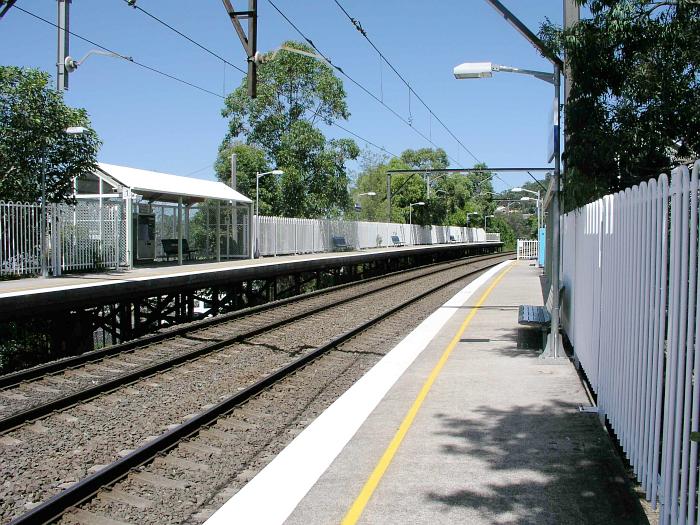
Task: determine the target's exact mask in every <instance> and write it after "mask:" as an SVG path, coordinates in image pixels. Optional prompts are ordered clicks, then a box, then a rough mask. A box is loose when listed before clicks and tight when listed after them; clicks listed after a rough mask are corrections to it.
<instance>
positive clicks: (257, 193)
mask: <svg viewBox="0 0 700 525" xmlns="http://www.w3.org/2000/svg"><path fill="white" fill-rule="evenodd" d="M265 175H284V172H283V171H282V170H272V171H266V172H265V173H256V174H255V252H254V255H253V256H254V257H255V258H256V259H257V258H259V257H260V247H259V243H258V233H259V232H260V177H264V176H265Z"/></svg>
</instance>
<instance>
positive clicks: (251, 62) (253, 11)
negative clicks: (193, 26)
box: [222, 0, 258, 98]
mask: <svg viewBox="0 0 700 525" xmlns="http://www.w3.org/2000/svg"><path fill="white" fill-rule="evenodd" d="M222 2H223V4H224V8H225V9H226V12H227V13H228V16H229V17H230V18H231V23H232V24H233V28H234V29H235V30H236V34H238V38H239V39H240V41H241V44H242V45H243V49H244V50H245V52H246V55H247V56H248V96H249V97H250V98H255V97H256V96H257V77H258V70H257V64H256V62H255V54H256V52H257V50H258V31H257V25H258V1H257V0H248V11H236V10H235V9H234V8H233V5H232V4H231V2H230V0H222ZM246 19H247V20H248V35H246V34H245V32H244V31H243V26H241V22H240V21H241V20H246Z"/></svg>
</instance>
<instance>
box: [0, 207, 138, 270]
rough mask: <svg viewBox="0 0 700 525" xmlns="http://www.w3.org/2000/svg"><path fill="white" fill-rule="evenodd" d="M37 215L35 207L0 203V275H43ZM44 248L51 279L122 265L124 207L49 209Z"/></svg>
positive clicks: (124, 237)
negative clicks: (52, 275)
mask: <svg viewBox="0 0 700 525" xmlns="http://www.w3.org/2000/svg"><path fill="white" fill-rule="evenodd" d="M40 210H41V208H40V206H38V205H37V204H28V203H19V202H4V201H0V275H29V274H36V273H39V272H40V271H41V234H40V231H41V226H40V225H41V211H40ZM46 247H47V249H48V254H47V267H48V268H49V271H50V272H52V273H53V274H54V275H57V274H60V273H61V271H69V270H85V269H94V268H104V267H106V268H114V267H117V266H119V265H124V264H126V257H127V254H126V221H125V218H124V209H123V205H122V204H121V203H113V202H112V203H103V204H102V205H100V204H99V202H97V201H94V202H93V201H90V202H88V201H82V202H80V203H79V204H78V205H77V206H70V205H68V204H49V205H47V207H46Z"/></svg>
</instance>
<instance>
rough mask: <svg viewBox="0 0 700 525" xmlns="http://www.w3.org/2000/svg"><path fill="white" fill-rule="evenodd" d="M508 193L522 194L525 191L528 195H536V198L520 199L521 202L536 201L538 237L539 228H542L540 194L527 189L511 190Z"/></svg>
mask: <svg viewBox="0 0 700 525" xmlns="http://www.w3.org/2000/svg"><path fill="white" fill-rule="evenodd" d="M510 191H514V192H518V193H519V192H523V191H526V192H528V193H532V194H533V195H536V196H537V198H536V199H533V198H531V197H521V198H520V200H521V201H530V200H536V201H537V232H538V233H537V235H539V231H540V228H541V227H542V199H540V192H539V190H538V191H532V190H528V189H527V188H513V189H512V190H510Z"/></svg>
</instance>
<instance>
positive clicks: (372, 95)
mask: <svg viewBox="0 0 700 525" xmlns="http://www.w3.org/2000/svg"><path fill="white" fill-rule="evenodd" d="M267 2H268V3H269V4H270V5H271V6H272V7H273V8H274V9H275V11H277V12H278V13H279V14H280V16H282V18H284V19H285V20H286V21H287V23H288V24H289V25H291V26H292V27H293V28H294V30H295V31H296V32H297V33H299V35H300V36H301V37H302V38H303V39H304V40H305V41H306V42H307V43H308V44H309V45H310V46H311V47H312V48H313V49H314V51H316V53H318V55H319V56H320V57H321V58H323V59H324V60H325V61H326V62H328V63H329V64H330V65H331V66H332V67H333V68H334V69H336V70H337V71H338V72H339V73H340V74H341V75H343V76H344V77H345V78H347V79H348V80H349V81H350V82H352V83H353V84H355V85H356V86H357V87H358V88H360V89H361V90H362V91H364V92H365V93H367V94H368V95H369V96H370V97H372V98H373V99H374V100H376V101H377V102H378V103H379V104H381V105H382V106H384V107H385V108H386V109H388V110H389V111H390V112H391V113H392V114H393V115H394V116H396V118H398V119H399V120H401V121H402V122H403V123H404V124H406V125H407V126H408V127H410V128H411V129H412V130H413V131H415V132H416V133H418V135H420V136H421V137H423V138H424V139H425V140H426V141H428V142H429V143H430V144H432V145H433V146H435V147H436V148H439V147H440V146H438V145H437V144H435V142H433V141H432V140H431V139H430V138H429V137H427V136H426V135H425V134H423V133H422V132H421V131H420V130H419V129H417V128H415V127H413V125H412V124H411V123H410V122H409V121H408V120H406V119H405V118H404V117H403V116H401V115H400V114H399V113H397V112H396V110H394V109H393V108H392V107H390V106H388V105H387V104H385V103H384V101H383V100H381V99H380V98H379V97H377V96H376V95H375V94H374V93H372V92H371V91H370V90H369V89H367V88H366V87H365V86H363V85H362V84H360V83H359V82H358V81H357V80H355V79H354V78H352V77H351V76H350V75H348V74H347V73H346V72H345V71H343V68H341V67H340V66H338V65H336V64H334V63H333V62H332V61H331V59H330V58H328V57H327V56H326V55H324V54H323V53H322V52H321V51H320V50H319V49H318V47H316V44H314V43H313V41H312V40H311V39H310V38H309V37H307V36H306V35H305V34H304V32H303V31H302V30H301V29H299V28H298V27H297V26H296V24H294V22H292V21H291V20H290V19H289V17H288V16H287V15H285V14H284V13H283V12H282V10H281V9H280V8H279V7H277V5H276V4H275V3H274V2H273V1H272V0H267ZM448 157H449V158H450V159H451V160H452V161H455V159H454V158H453V157H451V156H450V155H449V154H448Z"/></svg>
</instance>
